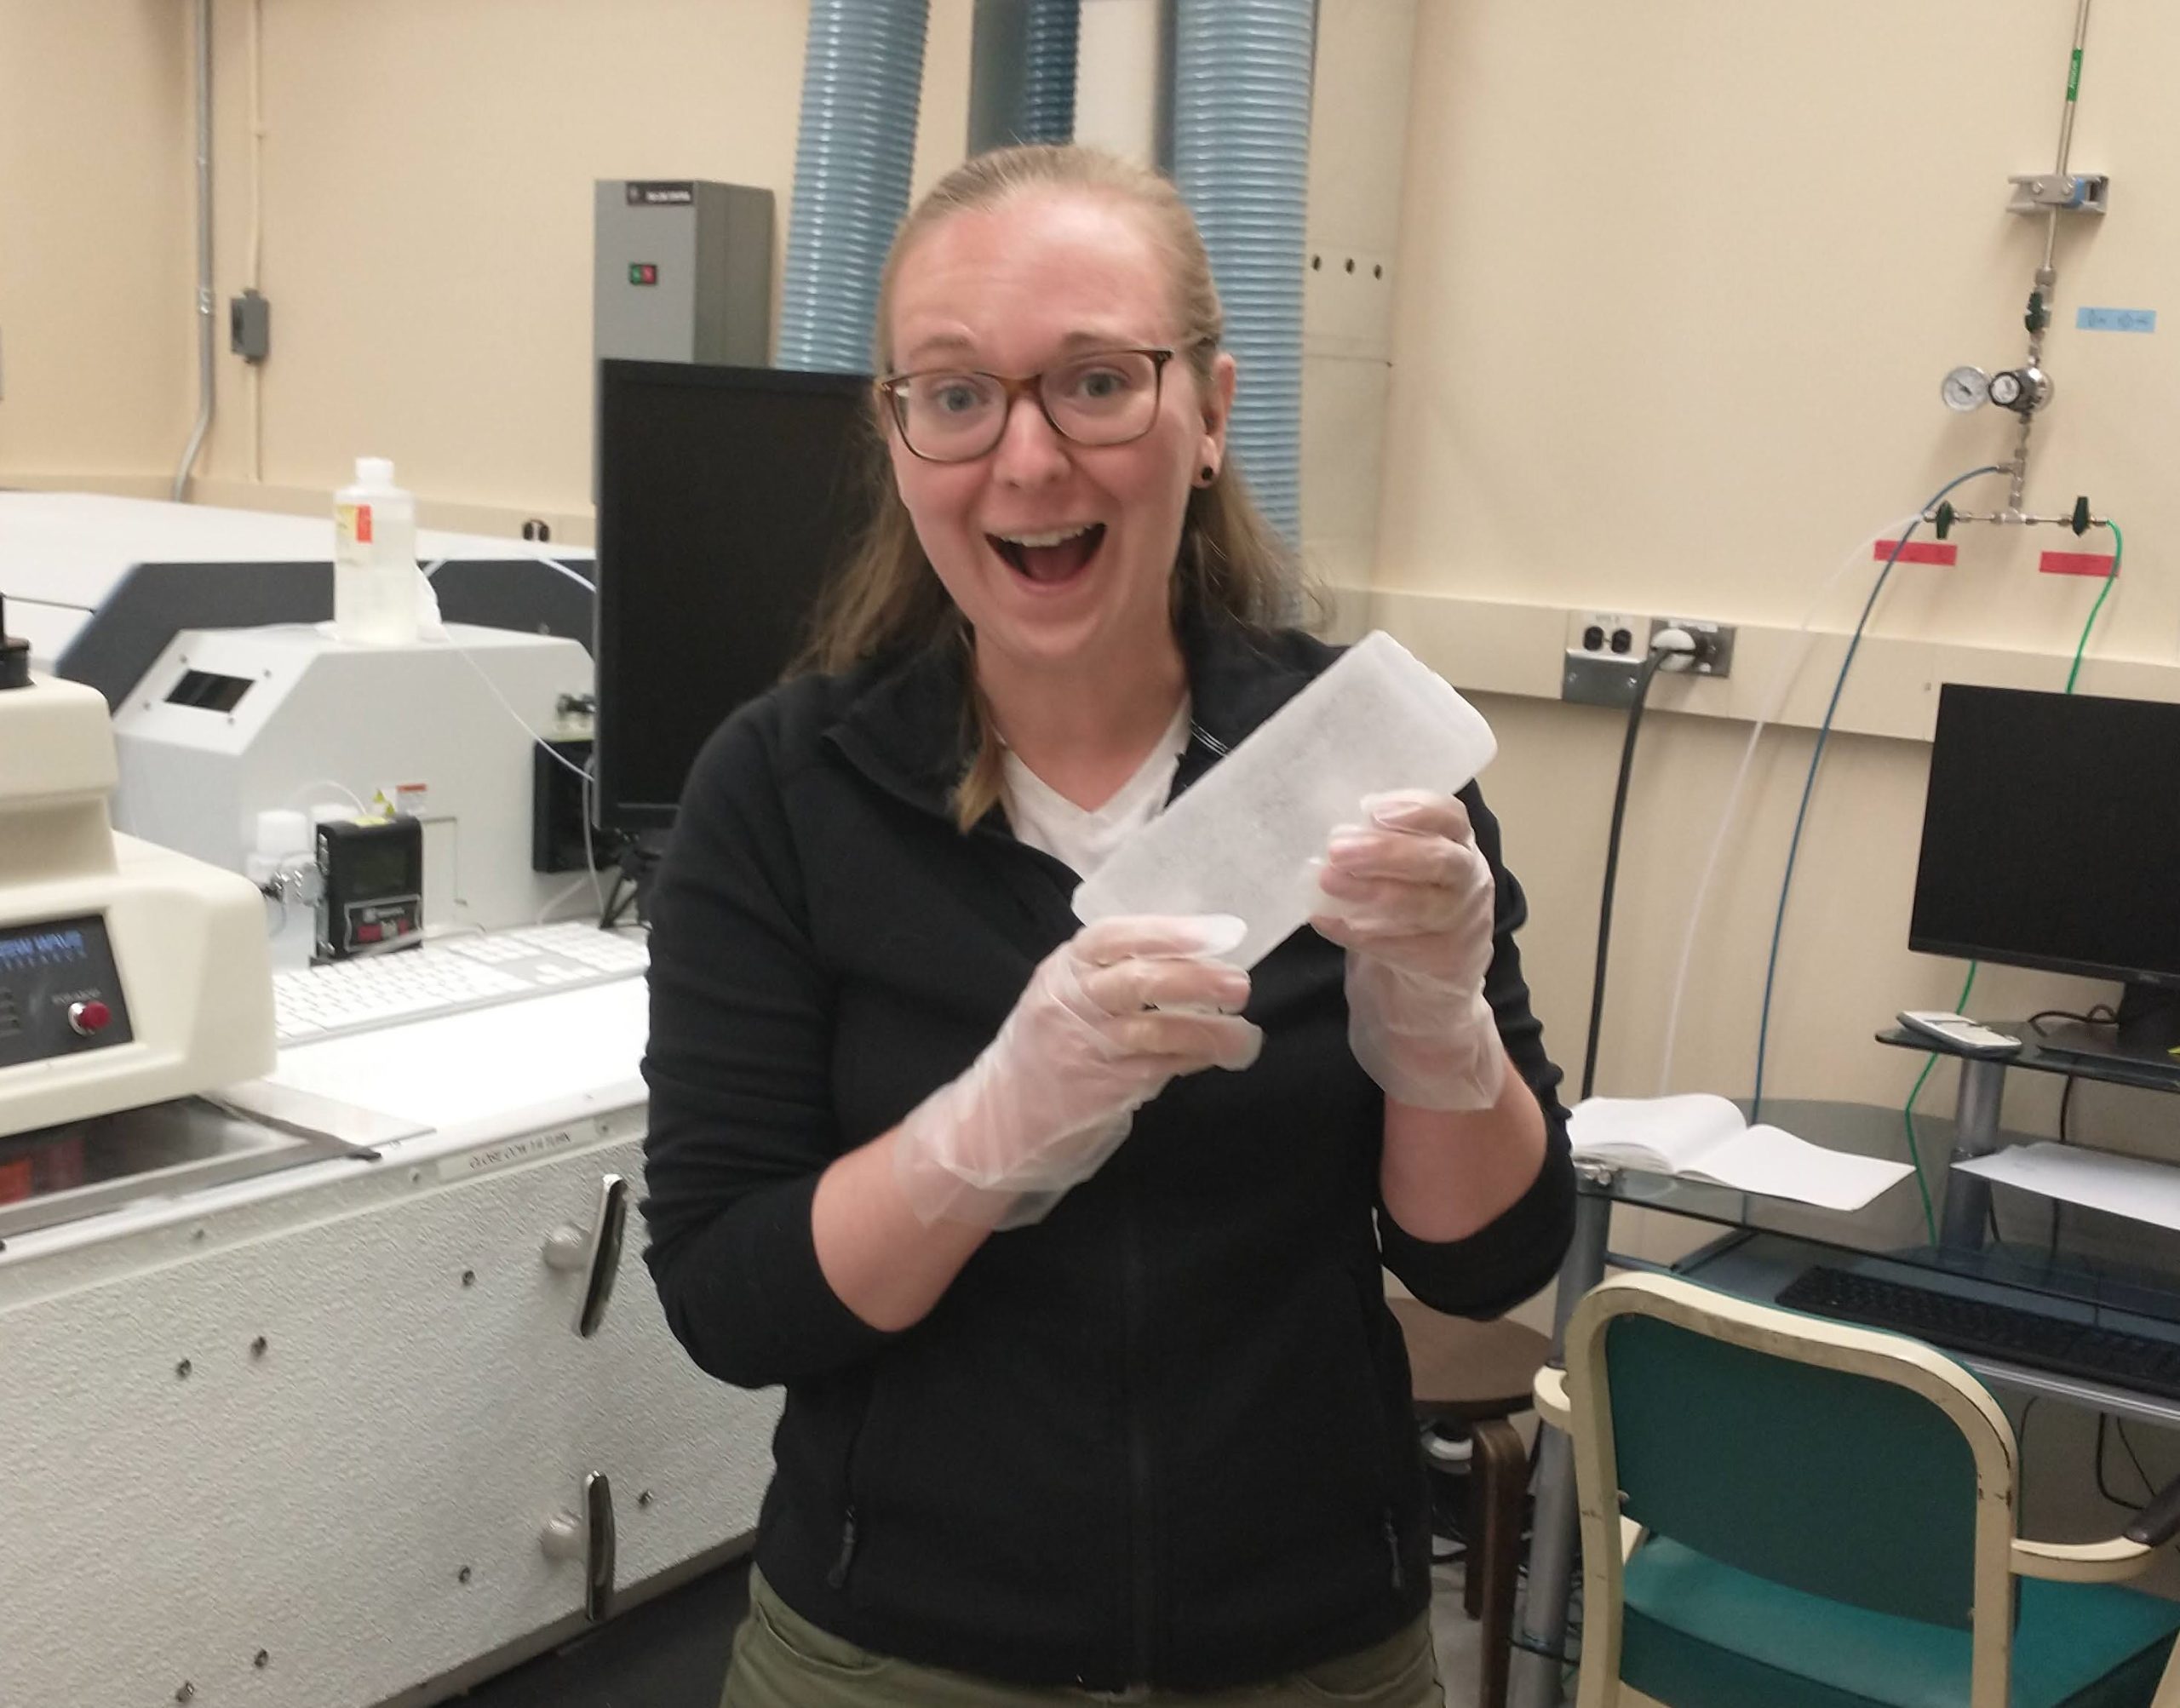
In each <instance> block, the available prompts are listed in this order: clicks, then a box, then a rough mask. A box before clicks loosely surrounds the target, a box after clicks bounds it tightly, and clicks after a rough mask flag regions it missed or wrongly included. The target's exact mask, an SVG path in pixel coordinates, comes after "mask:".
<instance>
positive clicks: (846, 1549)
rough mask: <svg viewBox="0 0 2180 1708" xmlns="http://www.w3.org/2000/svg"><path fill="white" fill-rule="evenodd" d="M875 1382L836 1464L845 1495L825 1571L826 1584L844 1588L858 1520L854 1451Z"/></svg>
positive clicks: (852, 1559)
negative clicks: (836, 1542) (835, 1548)
mask: <svg viewBox="0 0 2180 1708" xmlns="http://www.w3.org/2000/svg"><path fill="white" fill-rule="evenodd" d="M875 1390H876V1384H875V1379H874V1382H873V1384H872V1391H870V1392H869V1393H866V1394H865V1395H864V1396H863V1414H862V1415H861V1416H860V1417H858V1419H856V1423H855V1433H854V1434H852V1435H851V1436H849V1437H848V1450H847V1453H846V1455H845V1457H844V1461H843V1463H842V1464H841V1466H840V1488H841V1491H842V1493H843V1495H844V1497H845V1499H844V1500H843V1503H842V1505H841V1508H840V1553H839V1555H838V1556H836V1557H835V1560H834V1561H833V1568H832V1570H830V1571H829V1572H828V1573H825V1584H826V1587H828V1588H829V1589H834V1590H844V1589H846V1587H847V1584H848V1568H850V1567H851V1566H852V1565H854V1563H855V1545H856V1533H857V1531H858V1527H860V1524H861V1522H862V1518H861V1514H860V1513H859V1512H858V1510H857V1507H856V1500H855V1463H856V1454H857V1453H858V1450H859V1449H860V1448H861V1447H862V1446H863V1431H864V1430H867V1429H869V1427H870V1405H871V1401H872V1400H873V1399H874V1398H875Z"/></svg>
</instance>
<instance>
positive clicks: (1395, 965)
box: [1310, 789, 1506, 1109]
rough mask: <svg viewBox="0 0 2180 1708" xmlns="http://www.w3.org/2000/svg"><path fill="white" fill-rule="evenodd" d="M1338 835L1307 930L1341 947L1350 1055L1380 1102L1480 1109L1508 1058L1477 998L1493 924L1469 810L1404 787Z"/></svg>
mask: <svg viewBox="0 0 2180 1708" xmlns="http://www.w3.org/2000/svg"><path fill="white" fill-rule="evenodd" d="M1363 814H1364V817H1365V818H1366V820H1367V821H1368V822H1367V823H1365V824H1363V825H1361V826H1355V825H1343V826H1341V827H1340V828H1338V829H1337V830H1335V831H1334V833H1333V836H1332V842H1331V845H1330V847H1329V848H1328V850H1327V857H1326V859H1325V862H1324V865H1323V869H1322V872H1321V873H1320V874H1319V876H1318V880H1317V882H1318V887H1319V888H1320V889H1321V890H1322V891H1323V892H1324V906H1323V908H1322V913H1321V914H1319V916H1318V917H1317V918H1314V919H1312V920H1311V922H1310V923H1311V925H1313V926H1316V927H1317V930H1318V931H1320V932H1321V933H1322V934H1323V935H1324V936H1325V937H1329V938H1330V939H1331V940H1332V941H1333V942H1334V943H1339V944H1340V946H1341V947H1343V948H1344V949H1346V950H1347V1014H1348V1021H1347V1036H1348V1046H1349V1047H1350V1048H1351V1049H1352V1050H1353V1051H1354V1052H1355V1059H1356V1060H1357V1062H1359V1063H1362V1064H1363V1070H1364V1071H1365V1072H1366V1073H1368V1075H1370V1077H1371V1078H1372V1079H1374V1080H1376V1081H1377V1082H1378V1084H1379V1085H1380V1086H1382V1087H1383V1088H1384V1090H1385V1095H1386V1096H1388V1097H1390V1098H1397V1100H1398V1101H1400V1102H1402V1103H1408V1104H1411V1105H1413V1106H1414V1107H1415V1108H1417V1109H1489V1108H1490V1107H1491V1106H1492V1105H1493V1104H1494V1103H1497V1102H1498V1100H1499V1092H1500V1086H1502V1085H1503V1084H1504V1082H1505V1079H1506V1052H1505V1051H1504V1050H1503V1049H1502V1048H1501V1047H1500V1042H1499V1025H1498V1021H1497V1019H1496V1017H1494V1015H1493V1013H1492V1012H1491V1005H1490V1004H1489V1002H1488V1001H1486V1000H1484V995H1483V976H1484V974H1485V973H1486V972H1487V971H1489V970H1490V966H1491V956H1492V953H1493V942H1492V931H1493V926H1494V908H1493V901H1494V898H1493V893H1492V883H1491V867H1490V864H1489V863H1488V862H1487V861H1486V860H1485V859H1484V857H1483V855H1482V854H1481V853H1479V852H1478V851H1477V846H1476V838H1475V836H1474V834H1473V833H1472V831H1471V829H1470V828H1469V822H1468V809H1467V808H1466V807H1465V806H1463V805H1461V804H1460V801H1459V800H1456V799H1454V797H1453V796H1451V795H1447V794H1431V793H1429V792H1427V791H1425V790H1420V789H1403V790H1399V791H1397V792H1395V793H1392V794H1374V795H1370V796H1368V797H1367V798H1365V800H1363Z"/></svg>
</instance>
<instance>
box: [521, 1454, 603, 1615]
mask: <svg viewBox="0 0 2180 1708" xmlns="http://www.w3.org/2000/svg"><path fill="white" fill-rule="evenodd" d="M582 1505H583V1510H582V1514H581V1515H580V1516H578V1515H577V1514H576V1513H572V1512H556V1513H554V1515H553V1516H551V1517H550V1518H548V1519H547V1520H546V1521H545V1528H544V1530H543V1531H542V1533H540V1534H539V1536H538V1539H537V1542H538V1545H539V1546H540V1547H541V1548H542V1549H543V1550H545V1557H546V1558H547V1559H548V1560H580V1561H581V1562H582V1616H583V1617H584V1618H585V1619H588V1620H589V1621H590V1622H591V1623H592V1624H593V1625H602V1624H604V1623H605V1621H606V1620H607V1619H611V1618H612V1617H613V1574H614V1570H615V1552H616V1549H615V1539H614V1531H613V1485H612V1483H611V1481H610V1480H609V1479H608V1478H607V1477H606V1475H605V1472H604V1471H602V1470H594V1471H592V1472H591V1473H590V1474H589V1475H588V1476H585V1477H584V1478H583V1480H582Z"/></svg>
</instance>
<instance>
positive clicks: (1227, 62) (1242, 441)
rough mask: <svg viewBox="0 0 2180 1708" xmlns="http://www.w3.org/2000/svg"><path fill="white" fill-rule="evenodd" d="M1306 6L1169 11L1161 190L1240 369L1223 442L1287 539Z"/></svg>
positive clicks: (1290, 0)
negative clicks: (1183, 218)
mask: <svg viewBox="0 0 2180 1708" xmlns="http://www.w3.org/2000/svg"><path fill="white" fill-rule="evenodd" d="M1316 25H1317V0H1179V12H1178V14H1177V15H1176V17H1175V20H1174V59H1173V178H1174V181H1175V182H1176V183H1178V184H1179V186H1180V188H1181V193H1182V194H1183V195H1184V196H1185V197H1186V198H1187V199H1188V203H1189V205H1190V208H1192V209H1194V210H1195V212H1196V223H1197V225H1199V226H1201V227H1202V230H1203V240H1204V244H1205V246H1206V247H1207V248H1208V249H1209V250H1210V251H1211V267H1212V272H1213V276H1214V277H1215V278H1217V280H1218V283H1219V297H1220V299H1221V300H1222V301H1224V303H1225V308H1226V347H1227V348H1228V349H1230V350H1231V351H1232V352H1233V353H1234V357H1235V359H1236V361H1237V362H1238V363H1239V364H1240V365H1241V370H1242V381H1241V386H1240V388H1239V390H1238V392H1237V393H1236V397H1235V400H1234V416H1233V420H1232V421H1231V424H1230V426H1229V427H1228V429H1227V439H1228V443H1229V444H1230V445H1231V447H1232V449H1233V451H1234V454H1235V456H1236V457H1237V458H1238V459H1239V461H1240V465H1241V468H1242V473H1244V474H1246V475H1247V476H1248V481H1249V485H1250V488H1251V490H1253V491H1254V493H1255V495H1256V498H1257V502H1258V503H1259V505H1261V506H1262V507H1263V509H1264V513H1265V517H1266V518H1267V519H1269V520H1270V521H1271V524H1272V525H1273V526H1275V527H1276V528H1277V529H1278V530H1279V531H1280V532H1281V533H1282V535H1284V536H1286V538H1287V540H1288V543H1289V544H1294V543H1297V542H1299V538H1300V535H1301V513H1302V495H1301V465H1302V454H1301V437H1302V254H1303V248H1304V220H1305V215H1306V213H1307V204H1308V195H1309V176H1310V86H1311V69H1312V64H1313V60H1314V58H1315V40H1316Z"/></svg>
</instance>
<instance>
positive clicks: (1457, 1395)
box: [1385, 1298, 1552, 1708]
mask: <svg viewBox="0 0 2180 1708" xmlns="http://www.w3.org/2000/svg"><path fill="white" fill-rule="evenodd" d="M1385 1303H1386V1304H1388V1305H1390V1306H1391V1308H1392V1313H1393V1315H1394V1317H1395V1318H1396V1319H1397V1321H1398V1322H1399V1323H1400V1332H1401V1336H1402V1338H1403V1339H1404V1340H1406V1341H1407V1343H1408V1372H1409V1386H1410V1392H1411V1394H1412V1396H1413V1398H1414V1406H1415V1415H1416V1417H1417V1419H1419V1420H1420V1421H1423V1422H1426V1423H1460V1424H1466V1425H1467V1426H1468V1431H1469V1439H1470V1441H1471V1442H1472V1449H1471V1455H1470V1459H1469V1483H1468V1486H1469V1521H1468V1580H1467V1583H1466V1585H1464V1587H1463V1590H1462V1595H1461V1599H1462V1602H1463V1604H1464V1605H1465V1607H1466V1609H1467V1612H1468V1615H1469V1617H1470V1618H1471V1619H1476V1620H1477V1621H1479V1622H1480V1623H1481V1624H1482V1625H1483V1679H1482V1682H1481V1685H1480V1688H1479V1689H1478V1692H1477V1704H1478V1708H1506V1672H1507V1667H1508V1665H1509V1663H1510V1662H1511V1660H1512V1655H1513V1642H1514V1596H1515V1591H1516V1589H1517V1585H1518V1584H1519V1581H1520V1578H1521V1568H1522V1497H1523V1493H1525V1492H1526V1491H1527V1489H1528V1487H1529V1454H1528V1453H1526V1452H1525V1451H1524V1450H1523V1447H1522V1437H1521V1435H1520V1432H1519V1431H1518V1430H1516V1429H1515V1428H1514V1426H1513V1424H1511V1423H1509V1422H1507V1421H1506V1420H1507V1419H1509V1418H1511V1417H1512V1416H1513V1415H1514V1414H1515V1413H1517V1412H1526V1411H1528V1410H1529V1409H1530V1407H1531V1404H1532V1402H1533V1401H1532V1396H1531V1385H1532V1384H1534V1383H1535V1380H1536V1373H1537V1372H1538V1371H1539V1370H1540V1369H1541V1368H1542V1367H1543V1366H1544V1361H1545V1360H1546V1358H1548V1357H1549V1356H1551V1354H1552V1343H1551V1341H1550V1340H1548V1339H1547V1338H1546V1337H1545V1336H1543V1335H1541V1334H1540V1333H1537V1332H1536V1331H1535V1329H1533V1328H1524V1327H1522V1325H1521V1324H1519V1323H1517V1322H1508V1321H1504V1320H1503V1319H1502V1320H1500V1321H1496V1322H1473V1321H1470V1320H1469V1319H1468V1318H1466V1317H1460V1316H1447V1315H1443V1314H1442V1313H1440V1312H1438V1311H1435V1310H1431V1307H1430V1306H1429V1305H1427V1304H1423V1303H1422V1302H1421V1301H1420V1299H1413V1298H1388V1299H1386V1301H1385Z"/></svg>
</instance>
